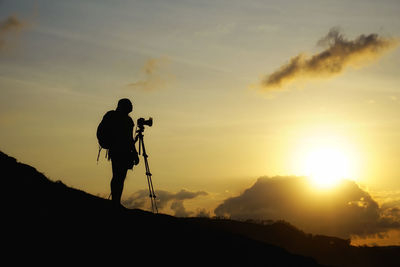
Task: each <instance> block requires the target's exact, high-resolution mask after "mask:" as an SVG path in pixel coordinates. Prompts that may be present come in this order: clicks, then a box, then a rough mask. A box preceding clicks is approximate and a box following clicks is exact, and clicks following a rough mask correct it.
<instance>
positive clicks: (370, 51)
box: [261, 28, 399, 90]
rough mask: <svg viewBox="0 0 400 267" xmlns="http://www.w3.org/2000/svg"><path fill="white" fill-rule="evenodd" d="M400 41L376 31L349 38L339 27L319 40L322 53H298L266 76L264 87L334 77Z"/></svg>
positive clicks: (368, 60) (278, 86)
mask: <svg viewBox="0 0 400 267" xmlns="http://www.w3.org/2000/svg"><path fill="white" fill-rule="evenodd" d="M398 44H399V42H398V40H397V39H393V38H384V37H381V36H379V35H378V34H375V33H372V34H368V35H364V34H362V35H360V36H358V37H357V38H355V39H354V40H348V39H346V38H345V37H344V36H343V34H342V33H341V32H340V31H339V29H338V28H333V29H331V30H330V31H329V33H328V34H327V35H326V36H325V37H323V38H322V39H321V40H319V41H318V43H317V45H318V46H322V47H325V49H324V50H323V51H322V52H320V53H317V54H314V55H311V56H307V55H306V54H303V53H300V54H298V55H297V56H295V57H293V58H291V59H290V61H289V63H287V64H285V65H283V66H281V67H280V68H278V69H277V70H276V71H274V72H272V73H271V74H269V75H267V76H265V78H264V79H263V80H262V82H261V86H262V88H263V89H264V90H277V89H281V88H283V87H284V86H285V85H287V84H288V83H290V82H293V81H296V80H298V79H300V78H303V79H311V78H320V77H330V76H333V75H336V74H339V73H341V72H343V71H344V70H345V68H346V67H348V66H351V65H352V66H361V65H363V64H366V63H368V62H370V61H371V60H373V59H376V58H378V57H379V56H381V55H382V54H383V53H384V52H386V51H387V50H388V49H389V48H393V47H396V46H397V45H398Z"/></svg>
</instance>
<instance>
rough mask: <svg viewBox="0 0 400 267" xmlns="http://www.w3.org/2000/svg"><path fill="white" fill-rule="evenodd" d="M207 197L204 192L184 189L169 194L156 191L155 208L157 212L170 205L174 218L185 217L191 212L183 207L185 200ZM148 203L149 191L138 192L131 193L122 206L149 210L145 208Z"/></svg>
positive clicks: (163, 191)
mask: <svg viewBox="0 0 400 267" xmlns="http://www.w3.org/2000/svg"><path fill="white" fill-rule="evenodd" d="M206 195H208V193H207V192H205V191H196V192H191V191H188V190H185V189H182V190H181V191H179V192H177V193H171V192H168V191H165V190H156V196H157V207H158V209H159V210H162V209H165V208H167V207H168V204H169V203H171V205H170V206H169V208H170V209H171V210H172V211H173V212H174V215H175V216H178V217H187V216H189V215H191V214H192V213H193V212H191V211H187V210H186V209H185V207H184V205H183V202H184V201H185V200H190V199H194V198H196V197H198V196H206ZM149 203H150V200H149V191H148V190H139V191H136V192H135V193H133V194H132V195H131V196H129V197H128V198H126V199H124V200H123V201H122V204H123V205H124V206H125V207H127V208H137V209H138V208H149V207H147V206H148V205H149Z"/></svg>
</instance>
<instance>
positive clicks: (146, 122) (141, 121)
mask: <svg viewBox="0 0 400 267" xmlns="http://www.w3.org/2000/svg"><path fill="white" fill-rule="evenodd" d="M137 124H138V127H139V128H144V126H145V125H147V126H149V127H151V126H152V125H153V118H152V117H150V118H149V119H148V120H146V119H144V118H139V119H138V120H137Z"/></svg>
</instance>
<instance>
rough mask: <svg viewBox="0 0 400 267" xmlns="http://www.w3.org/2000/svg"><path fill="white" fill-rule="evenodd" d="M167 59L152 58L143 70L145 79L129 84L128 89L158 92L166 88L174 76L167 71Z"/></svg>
mask: <svg viewBox="0 0 400 267" xmlns="http://www.w3.org/2000/svg"><path fill="white" fill-rule="evenodd" d="M168 63H169V60H168V59H167V58H150V59H148V60H147V61H146V62H145V64H144V66H143V68H142V72H143V76H144V79H142V80H139V81H136V82H133V83H130V84H128V87H131V88H134V89H140V90H145V91H151V90H158V89H162V88H164V87H166V86H167V85H168V83H170V82H171V81H172V80H173V76H172V75H171V74H170V73H169V72H168V70H167V69H166V65H167V64H168Z"/></svg>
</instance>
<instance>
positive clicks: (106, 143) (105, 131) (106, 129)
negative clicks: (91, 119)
mask: <svg viewBox="0 0 400 267" xmlns="http://www.w3.org/2000/svg"><path fill="white" fill-rule="evenodd" d="M114 112H115V111H114V110H110V111H108V112H107V113H106V114H105V115H104V116H103V119H102V120H101V122H100V124H99V126H97V132H96V136H97V140H98V142H99V153H98V154H97V162H98V161H99V157H100V152H101V149H103V148H104V149H107V150H108V149H110V148H111V145H112V143H113V129H114V116H113V115H114ZM107 154H108V153H106V157H107Z"/></svg>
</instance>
